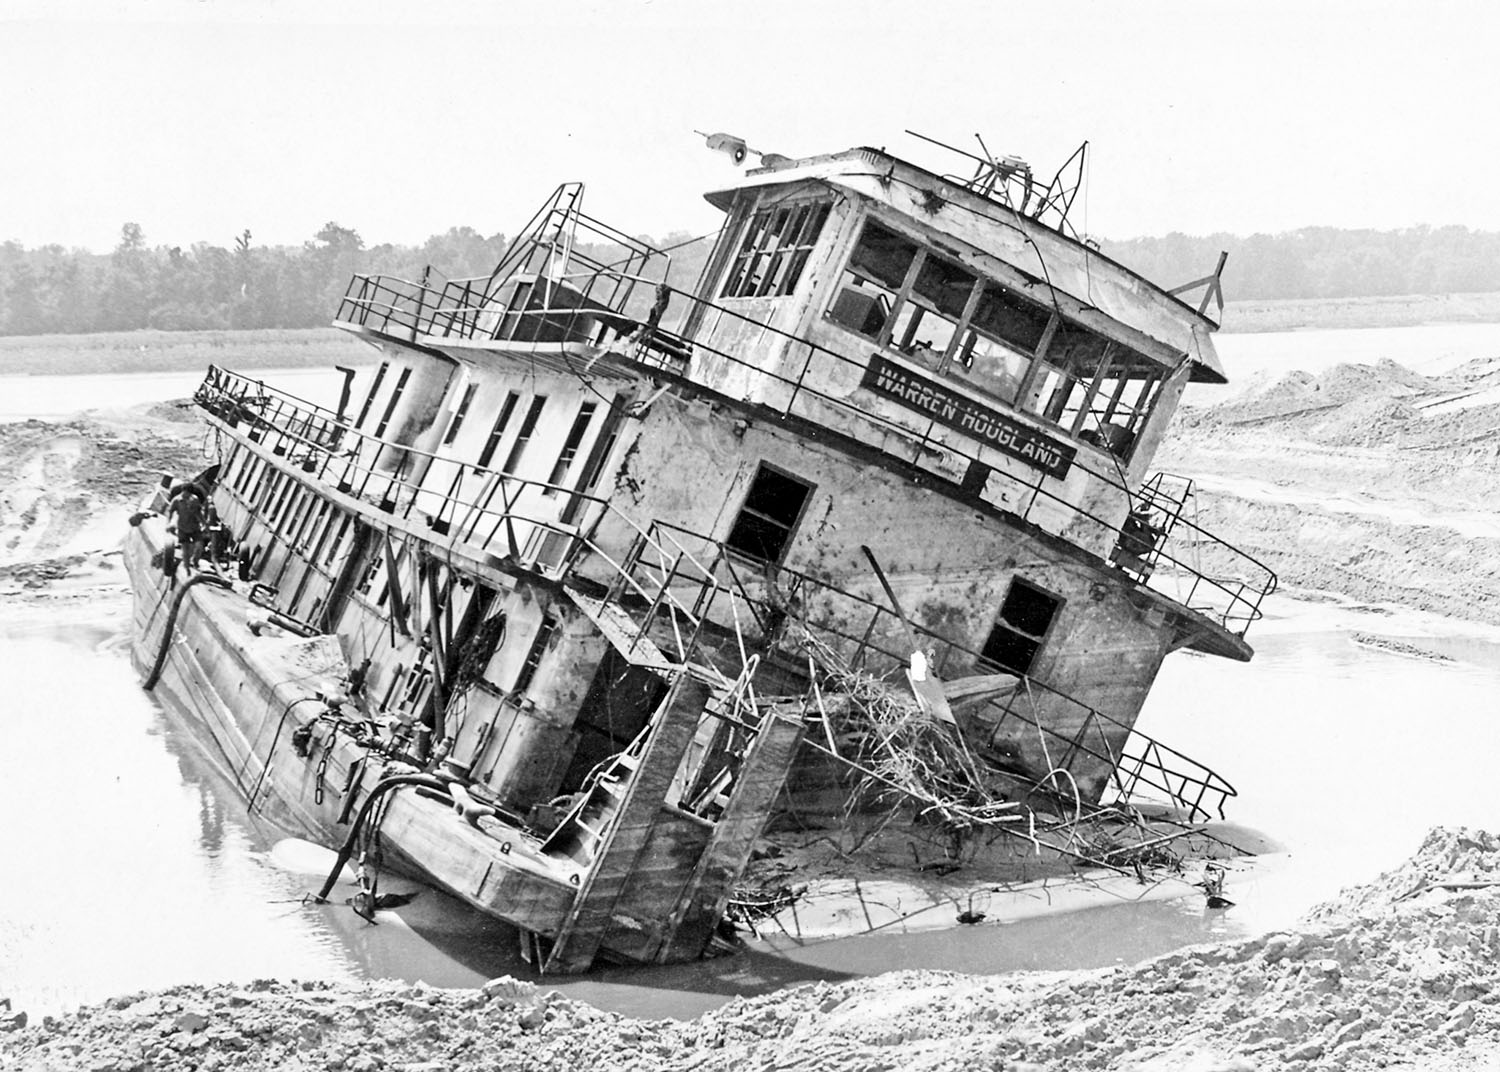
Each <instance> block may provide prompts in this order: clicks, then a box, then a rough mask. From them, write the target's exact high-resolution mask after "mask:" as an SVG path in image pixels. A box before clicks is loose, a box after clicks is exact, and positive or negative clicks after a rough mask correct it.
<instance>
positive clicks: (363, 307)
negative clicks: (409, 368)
mask: <svg viewBox="0 0 1500 1072" xmlns="http://www.w3.org/2000/svg"><path fill="white" fill-rule="evenodd" d="M367 279H379V280H381V285H383V286H387V287H391V286H392V283H390V282H388V281H387V280H386V277H361V276H356V277H355V278H354V280H353V281H351V284H350V289H349V293H348V294H346V296H345V300H344V302H343V303H342V304H341V305H340V308H339V312H338V320H340V321H342V322H345V323H350V324H356V325H361V326H363V324H364V322H365V321H366V320H368V319H371V318H377V317H380V316H385V315H387V311H385V310H383V309H381V308H380V307H379V306H377V305H374V304H369V303H366V302H365V301H363V300H362V299H360V298H358V297H357V295H355V293H354V292H355V290H356V285H358V286H364V285H365V281H366V280H367ZM394 282H395V284H398V285H399V286H401V287H406V288H412V287H416V286H420V285H419V284H411V283H408V282H406V281H403V280H396V281H394ZM393 289H394V288H393ZM668 290H669V291H670V293H671V294H672V295H673V296H674V297H681V298H684V299H685V300H686V301H687V302H688V303H689V305H690V306H691V307H692V309H693V311H694V313H695V314H696V313H698V312H701V311H705V310H706V311H711V312H712V313H714V314H716V315H718V316H719V317H720V318H723V317H729V318H732V319H735V320H739V321H742V322H743V323H745V324H747V325H749V326H752V327H754V328H755V329H756V330H757V331H759V332H762V333H765V334H769V335H775V336H779V337H781V338H782V339H783V340H785V342H786V343H787V344H789V345H792V346H801V347H805V348H806V354H805V356H804V358H803V362H802V368H801V371H800V372H799V373H798V375H797V376H796V378H795V379H793V378H791V377H790V376H785V375H781V374H780V373H777V372H772V371H768V370H766V369H764V368H761V367H760V366H758V365H755V364H752V363H750V362H747V361H745V360H744V359H742V358H739V357H737V356H735V355H734V354H732V353H729V352H727V351H725V350H722V349H719V348H716V347H713V346H709V345H707V344H706V343H704V342H702V341H699V340H696V339H689V338H687V337H684V336H680V335H675V334H673V333H672V332H670V331H668V330H666V329H664V328H661V327H659V326H657V327H654V328H652V329H651V330H650V331H649V333H646V332H643V333H642V335H643V336H645V337H643V338H640V339H637V340H635V341H634V342H633V343H631V348H632V349H633V351H634V352H633V353H632V354H630V355H627V356H629V357H630V359H631V360H634V361H635V362H636V363H637V364H639V365H641V366H643V367H646V368H649V369H650V370H652V371H654V372H668V373H670V372H671V370H670V369H669V368H667V367H666V366H667V365H668V364H670V362H663V361H661V360H659V359H655V360H654V359H651V358H650V357H648V351H653V350H656V351H662V350H664V351H666V352H668V353H670V354H672V355H681V354H688V353H693V354H700V355H702V354H706V355H709V356H711V357H712V358H713V359H715V360H718V361H723V362H726V363H728V364H730V365H733V366H734V367H735V368H737V369H739V370H740V371H741V372H742V373H743V374H744V375H745V376H746V377H747V379H749V380H758V381H762V382H765V383H774V384H780V385H782V386H784V387H789V388H790V389H791V394H790V395H789V396H788V398H787V399H786V401H785V403H784V404H782V405H775V404H771V403H765V404H766V405H768V406H769V407H770V408H771V409H772V410H773V411H776V412H779V413H781V414H783V415H794V416H803V417H806V416H808V414H805V413H801V412H797V413H794V409H796V405H797V400H798V398H799V396H802V395H806V396H807V397H809V398H812V399H815V400H816V401H817V402H818V403H820V404H822V405H824V406H832V407H834V408H835V409H837V410H840V411H844V412H847V413H852V414H856V415H857V417H858V419H860V420H862V421H868V422H870V423H873V424H875V425H876V426H878V427H880V428H881V429H882V430H885V431H890V432H894V433H897V434H899V435H900V436H901V437H902V439H904V440H906V441H909V442H912V443H914V444H915V452H914V457H919V456H920V455H921V453H922V452H923V451H924V450H931V451H938V452H946V453H948V454H951V455H954V456H956V457H959V458H962V459H965V460H967V461H969V462H980V463H981V464H983V463H982V461H981V459H980V458H979V457H978V456H977V455H976V453H974V452H973V451H971V450H968V449H965V448H964V447H963V446H961V445H954V444H953V443H949V442H943V441H939V440H936V439H934V438H933V437H932V434H931V432H930V431H925V432H921V433H918V432H916V431H913V430H912V429H910V428H908V427H906V426H905V425H902V424H900V423H899V422H896V421H893V420H891V419H890V418H887V417H884V416H882V415H880V414H878V413H873V412H871V411H869V410H866V409H864V408H862V407H860V406H857V405H855V404H853V403H851V402H850V401H849V400H848V399H847V398H840V397H836V396H834V395H830V394H828V393H827V392H825V391H822V390H819V389H818V388H817V387H815V386H813V385H812V384H811V383H810V382H809V379H810V378H811V379H813V380H817V379H820V378H821V379H823V380H824V381H827V380H829V379H831V377H829V376H827V375H821V376H819V375H813V374H814V372H815V369H814V363H815V360H816V361H817V362H820V363H822V364H823V365H833V366H842V367H844V368H846V369H848V370H853V369H858V370H861V371H862V370H863V368H864V365H863V363H862V362H859V361H857V360H855V359H853V358H850V357H847V356H845V355H842V354H839V353H836V352H834V351H832V350H829V349H828V348H826V347H824V346H820V345H819V344H817V343H814V342H812V341H810V340H808V339H805V338H802V337H801V336H797V335H794V334H792V333H790V332H788V331H785V330H783V329H780V328H776V327H773V326H771V325H768V324H766V323H764V322H763V321H761V320H757V319H755V318H753V317H750V316H746V315H745V314H742V313H739V312H736V311H735V310H733V309H729V308H726V307H725V306H722V305H719V304H715V303H713V302H709V301H706V300H704V299H701V298H698V297H696V296H694V295H690V294H687V293H685V292H682V291H677V290H675V289H672V288H668ZM449 311H451V312H453V313H454V314H455V317H456V319H455V320H454V324H455V325H457V324H458V323H459V320H460V319H461V320H462V330H460V331H457V332H451V333H452V334H455V335H458V336H459V337H465V338H472V337H487V338H499V337H500V332H501V330H502V328H505V327H507V324H508V325H509V331H508V334H510V335H514V334H515V333H516V329H515V323H516V322H517V321H521V320H524V319H525V318H527V317H535V318H538V320H539V321H544V322H546V323H547V324H548V325H549V326H550V327H552V328H553V329H554V333H557V334H562V335H566V334H567V333H568V332H569V331H570V330H573V329H574V328H576V326H577V325H579V324H581V323H583V322H584V320H585V319H586V318H589V317H591V316H592V315H594V313H595V310H591V309H588V308H578V307H570V306H561V307H557V308H542V309H522V310H501V309H500V307H498V306H479V307H476V306H472V305H469V306H463V307H458V308H455V309H453V310H449ZM501 311H504V312H506V314H507V315H506V316H505V317H501V316H499V315H497V314H498V313H499V312H501ZM480 312H484V313H485V314H486V315H487V316H488V317H489V318H490V319H492V320H494V321H495V323H494V326H493V327H492V328H491V329H490V331H488V332H484V333H481V332H480V331H479V328H478V314H479V313H480ZM460 314H461V315H460ZM679 315H680V316H681V315H682V314H679ZM430 326H432V327H433V328H434V329H435V328H436V327H437V324H436V322H435V320H434V321H432V322H431V323H430ZM430 334H433V335H437V334H439V332H438V331H436V330H434V331H432V332H431V333H430ZM442 334H450V332H449V331H443V332H442ZM584 334H585V333H583V332H579V333H578V334H576V335H575V336H574V337H575V338H582V337H583V335H584ZM522 345H525V342H524V340H523V342H522ZM813 416H816V415H815V414H814V415H813ZM901 460H903V461H907V462H909V463H911V462H912V460H911V459H906V458H904V457H903V458H902V459H901ZM1074 465H1075V466H1076V467H1078V468H1080V469H1082V470H1083V471H1084V472H1087V473H1088V474H1089V475H1090V476H1091V477H1092V478H1094V479H1096V480H1098V481H1100V482H1101V483H1103V484H1105V485H1106V486H1109V487H1112V488H1114V489H1116V490H1117V491H1118V492H1120V493H1121V494H1122V495H1124V496H1125V497H1126V501H1127V504H1128V509H1135V508H1136V507H1137V506H1140V505H1145V503H1144V502H1143V500H1142V499H1141V492H1139V491H1132V490H1131V489H1130V488H1129V487H1128V486H1127V485H1125V484H1124V483H1123V482H1122V481H1120V480H1119V479H1118V478H1117V477H1116V475H1115V474H1112V473H1110V472H1108V471H1103V470H1099V469H1096V468H1093V467H1091V466H1090V465H1088V464H1087V463H1086V462H1083V461H1079V460H1076V459H1075V461H1074ZM991 472H992V473H993V474H995V475H999V476H1002V477H1003V478H1004V479H1006V480H1007V481H1009V482H1010V483H1011V484H1012V485H1014V486H1016V487H1017V488H1018V490H1019V491H1020V492H1021V493H1022V496H1021V497H1022V498H1023V499H1024V505H1020V506H1018V508H1017V510H1016V511H1015V512H1017V514H1018V516H1020V517H1021V518H1022V519H1023V520H1028V521H1029V520H1031V514H1032V512H1033V510H1034V509H1035V508H1036V506H1037V504H1038V502H1039V501H1047V502H1051V503H1053V504H1056V505H1058V506H1061V507H1062V508H1063V509H1065V510H1066V511H1067V512H1068V513H1070V514H1072V515H1073V516H1075V517H1079V518H1082V519H1084V520H1087V521H1089V522H1091V523H1093V524H1096V525H1098V526H1100V527H1101V528H1103V529H1105V530H1107V531H1109V532H1112V533H1114V535H1115V537H1116V539H1117V540H1119V539H1120V538H1121V531H1120V530H1121V524H1120V523H1117V522H1114V521H1112V520H1110V519H1107V518H1104V517H1100V516H1098V515H1097V514H1095V513H1093V512H1091V511H1089V510H1086V509H1084V508H1082V507H1079V506H1077V505H1076V504H1074V503H1072V502H1069V501H1068V500H1067V499H1065V498H1063V497H1062V496H1060V495H1058V494H1056V493H1055V492H1053V491H1050V490H1049V489H1048V488H1047V487H1046V480H1047V479H1048V478H1047V476H1046V474H1044V473H1038V474H1037V476H1036V477H1035V479H1034V480H1033V481H1026V480H1023V479H1021V478H1020V477H1019V476H1017V475H1016V474H1014V473H1012V472H1010V471H1009V470H1005V469H994V470H991ZM1179 529H1183V530H1186V531H1187V532H1188V533H1190V534H1191V535H1192V537H1194V538H1196V539H1198V540H1201V541H1203V542H1206V543H1209V544H1212V545H1215V546H1217V547H1219V548H1221V549H1222V550H1223V551H1225V552H1227V553H1228V554H1229V555H1231V556H1232V557H1233V558H1234V559H1236V560H1239V561H1241V562H1243V563H1244V564H1245V565H1246V566H1247V567H1249V568H1252V569H1253V570H1255V571H1257V572H1258V573H1259V574H1261V575H1262V576H1263V578H1264V579H1263V580H1260V581H1244V580H1240V581H1237V582H1235V586H1234V587H1231V586H1230V584H1226V583H1224V582H1223V581H1221V580H1220V579H1218V578H1215V577H1210V576H1208V575H1207V574H1204V573H1202V572H1201V571H1200V570H1199V569H1198V568H1196V567H1195V566H1194V565H1192V564H1191V563H1189V562H1187V561H1185V560H1184V559H1182V558H1180V557H1178V556H1176V555H1174V554H1171V553H1169V552H1168V551H1167V550H1166V544H1167V540H1168V538H1169V537H1170V536H1171V535H1173V533H1175V532H1177V531H1178V530H1179ZM1163 562H1166V563H1170V564H1171V565H1172V566H1173V567H1174V568H1175V569H1176V570H1178V571H1181V572H1183V573H1186V574H1189V575H1191V576H1192V577H1193V578H1194V582H1193V583H1194V595H1195V596H1196V594H1197V592H1198V590H1199V588H1200V587H1203V586H1206V587H1207V588H1209V589H1211V590H1215V591H1216V592H1217V593H1218V595H1217V596H1216V599H1217V600H1218V601H1221V602H1224V603H1225V606H1223V607H1222V608H1220V607H1218V606H1216V605H1210V606H1208V607H1207V608H1195V609H1198V610H1200V611H1202V612H1205V613H1209V614H1212V615H1214V616H1216V617H1218V618H1219V621H1220V624H1221V625H1223V626H1224V627H1225V628H1226V629H1230V630H1231V631H1236V632H1237V635H1239V636H1243V635H1244V633H1245V631H1246V630H1247V629H1248V628H1249V626H1250V625H1251V624H1252V623H1253V622H1255V621H1257V620H1259V619H1260V617H1261V616H1262V614H1261V611H1260V603H1261V601H1262V600H1263V599H1264V598H1265V596H1266V595H1269V594H1270V593H1271V592H1273V591H1274V590H1275V588H1276V584H1277V579H1276V574H1275V572H1274V571H1273V570H1271V569H1270V567H1269V566H1267V565H1266V564H1265V563H1263V562H1261V561H1259V560H1258V559H1256V558H1255V557H1254V556H1252V555H1250V554H1248V553H1247V552H1245V551H1243V550H1241V549H1239V548H1237V547H1234V546H1233V545H1231V544H1229V543H1227V542H1226V541H1224V540H1222V539H1220V538H1218V537H1217V536H1215V535H1213V534H1212V533H1211V532H1208V531H1207V530H1206V529H1203V528H1202V527H1201V526H1199V525H1197V524H1196V523H1195V522H1192V521H1190V520H1188V519H1187V518H1184V517H1181V516H1178V517H1176V518H1175V519H1174V521H1173V528H1172V531H1170V532H1167V533H1164V534H1163V535H1162V538H1161V539H1160V541H1159V542H1158V543H1157V545H1156V546H1155V547H1154V548H1153V550H1152V551H1151V553H1150V555H1149V557H1148V560H1147V563H1146V565H1147V567H1148V568H1145V569H1131V568H1130V567H1128V566H1122V567H1121V568H1122V569H1125V570H1126V571H1127V572H1130V573H1132V575H1133V576H1136V577H1137V579H1138V580H1140V581H1141V583H1143V584H1144V583H1148V582H1149V579H1150V577H1151V574H1152V572H1153V570H1154V568H1155V567H1156V566H1157V565H1160V564H1161V563H1163ZM1231 623H1234V624H1235V625H1239V628H1238V629H1237V630H1235V629H1234V628H1233V626H1232V624H1231Z"/></svg>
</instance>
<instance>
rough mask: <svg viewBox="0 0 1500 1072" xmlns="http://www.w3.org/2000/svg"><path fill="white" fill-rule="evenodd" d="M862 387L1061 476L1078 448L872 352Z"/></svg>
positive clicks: (1049, 472)
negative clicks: (1060, 441)
mask: <svg viewBox="0 0 1500 1072" xmlns="http://www.w3.org/2000/svg"><path fill="white" fill-rule="evenodd" d="M860 386H862V387H865V388H867V389H868V390H871V391H874V392H875V393H876V394H878V395H883V396H884V397H886V398H889V399H892V400H894V401H896V402H899V403H900V404H901V405H903V406H905V407H907V408H908V409H913V410H916V411H917V412H918V413H925V414H927V416H929V417H931V418H932V419H933V420H935V421H937V422H938V423H939V424H943V425H947V426H948V427H949V428H952V429H953V430H954V431H955V432H962V433H963V434H964V435H966V436H972V437H973V438H974V439H977V440H979V441H980V442H981V443H983V444H985V445H986V446H990V447H994V448H995V449H996V450H998V451H1000V452H1001V453H1002V454H1009V455H1010V456H1011V457H1012V458H1019V459H1020V460H1021V461H1023V462H1025V463H1026V464H1027V465H1029V466H1031V467H1032V468H1034V469H1040V470H1041V471H1042V472H1044V473H1046V474H1047V475H1048V476H1054V477H1057V479H1059V480H1061V479H1062V478H1063V477H1065V476H1067V475H1068V469H1069V468H1070V467H1071V466H1072V464H1073V456H1074V455H1075V454H1077V451H1076V450H1075V449H1074V448H1073V447H1071V446H1069V445H1068V444H1066V443H1059V442H1058V441H1057V440H1055V439H1053V438H1052V437H1051V436H1046V435H1043V434H1042V433H1040V432H1038V431H1036V430H1035V429H1032V428H1028V427H1027V426H1026V425H1024V424H1021V423H1020V422H1019V421H1016V420H1013V419H1012V418H1010V417H1008V416H1006V415H1005V414H1004V413H1001V412H1000V411H999V410H997V409H992V408H990V407H989V406H986V405H982V404H980V403H978V402H975V401H974V400H973V399H971V398H968V397H966V396H964V395H961V394H958V393H957V392H956V391H950V390H949V389H948V388H946V387H944V386H943V385H942V384H941V383H938V382H936V381H934V380H929V379H927V378H926V377H925V376H918V375H917V374H916V373H914V372H910V371H908V370H907V369H904V368H902V367H901V366H900V365H896V364H893V363H892V362H890V361H888V360H887V359H885V358H884V357H881V356H880V355H879V354H872V355H871V356H870V367H869V368H867V369H866V370H865V376H864V380H863V381H861V384H860Z"/></svg>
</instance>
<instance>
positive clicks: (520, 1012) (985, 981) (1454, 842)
mask: <svg viewBox="0 0 1500 1072" xmlns="http://www.w3.org/2000/svg"><path fill="white" fill-rule="evenodd" d="M1452 869H1457V870H1456V871H1454V870H1452ZM1455 875H1459V876H1464V877H1462V878H1455ZM1486 876H1488V877H1489V878H1494V879H1495V880H1497V881H1500V839H1497V838H1495V837H1494V836H1493V835H1490V834H1486V833H1478V832H1473V831H1467V830H1441V829H1440V830H1435V831H1433V832H1432V833H1431V834H1430V835H1429V836H1428V838H1427V839H1426V841H1425V842H1424V843H1423V845H1422V847H1421V849H1419V850H1418V852H1417V854H1416V855H1415V856H1414V857H1413V858H1412V859H1411V860H1410V861H1408V862H1407V863H1406V864H1404V865H1402V867H1400V868H1398V869H1396V870H1395V871H1392V872H1389V873H1387V874H1385V875H1382V876H1381V877H1380V878H1378V879H1376V880H1375V881H1374V882H1372V883H1370V884H1368V885H1367V886H1363V887H1359V888H1357V889H1354V890H1350V891H1346V892H1345V893H1344V894H1343V895H1342V896H1341V897H1340V898H1339V899H1338V900H1337V901H1336V902H1334V903H1332V904H1330V905H1327V906H1324V907H1323V908H1321V909H1319V910H1318V912H1316V913H1315V914H1314V915H1313V916H1312V917H1310V919H1309V921H1308V922H1307V923H1306V924H1305V925H1304V926H1303V927H1301V928H1300V929H1298V930H1296V931H1294V932H1287V933H1277V934H1271V935H1265V936H1262V937H1259V938H1255V939H1251V940H1246V941H1239V942H1230V943H1225V944H1221V945H1207V946H1198V947H1195V948H1191V949H1186V950H1182V951H1179V952H1176V953H1172V954H1169V955H1167V956H1164V957H1158V958H1157V959H1155V960H1152V961H1148V962H1146V963H1144V964H1140V965H1136V966H1132V967H1128V968H1112V969H1105V970H1102V971H1088V972H1073V973H1066V974H1060V973H1047V974H1022V975H1010V976H996V977H982V976H966V975H957V974H952V973H946V972H929V971H917V972H899V973H894V974H890V975H884V976H880V977H877V978H873V979H864V980H859V981H856V982H851V983H844V984H828V983H818V984H815V985H813V986H807V987H799V988H796V989H793V990H788V991H783V992H781V993H778V994H773V995H768V996H766V997H762V998H756V999H753V1000H743V999H740V1000H735V1001H733V1002H731V1003H730V1004H728V1005H726V1006H724V1007H723V1008H721V1009H719V1010H716V1011H714V1012H711V1013H708V1014H706V1015H704V1016H702V1017H700V1018H698V1019H697V1020H693V1021H688V1022H676V1021H640V1020H631V1019H627V1018H624V1017H621V1016H617V1015H614V1014H611V1013H603V1012H600V1011H598V1010H596V1009H593V1008H591V1007H589V1006H587V1005H583V1004H580V1003H578V1002H574V1001H570V1000H568V999H565V998H563V997H561V996H559V995H557V994H555V993H544V992H542V991H540V990H538V989H537V988H536V987H533V986H531V985H529V984H526V983H519V982H516V981H514V980H510V979H499V980H495V981H492V982H491V983H489V984H487V985H486V986H485V987H484V988H483V989H482V990H446V991H445V990H434V989H431V988H428V987H424V986H420V985H418V986H397V985H393V984H372V985H366V986H357V987H348V986H335V985H330V984H321V983H303V984H295V983H273V982H257V983H252V984H250V985H248V986H245V987H233V986H215V987H200V986H187V987H177V988H174V989H172V990H168V991H164V992H162V993H160V994H155V995H135V996H131V997H123V998H118V999H116V1000H114V1001H111V1002H108V1003H107V1004H105V1005H102V1006H98V1007H93V1008H86V1009H82V1010H80V1011H79V1012H78V1013H77V1014H75V1015H72V1016H68V1017H64V1018H61V1019H58V1020H52V1019H48V1020H47V1021H45V1022H44V1023H43V1024H42V1025H40V1026H37V1027H30V1028H21V1029H17V1030H13V1031H11V1032H10V1033H8V1034H6V1035H0V1063H4V1064H5V1067H7V1068H16V1069H20V1070H25V1072H60V1070H65V1069H66V1070H73V1069H115V1070H118V1072H126V1070H131V1072H136V1070H144V1069H153V1070H161V1072H166V1070H172V1069H195V1070H196V1069H205V1070H213V1069H225V1068H231V1067H232V1068H234V1069H236V1070H238V1072H255V1070H259V1069H320V1070H321V1069H332V1070H345V1072H376V1070H384V1069H404V1070H407V1072H445V1070H454V1072H457V1070H458V1069H461V1068H476V1069H493V1070H502V1069H558V1070H563V1069H568V1070H571V1069H576V1068H606V1067H607V1068H616V1069H642V1070H644V1069H649V1070H652V1072H674V1070H678V1069H684V1070H685V1069H697V1070H703V1072H710V1070H715V1072H716V1070H723V1072H730V1070H737V1069H742V1068H764V1069H772V1068H774V1069H786V1070H795V1069H807V1070H813V1069H819V1070H826V1072H842V1070H846V1069H847V1070H851V1072H852V1070H855V1069H897V1068H900V1069H913V1070H924V1069H925V1070H934V1072H936V1070H945V1072H947V1070H953V1072H957V1070H968V1069H973V1068H1009V1069H1020V1068H1030V1069H1037V1070H1043V1069H1057V1070H1062V1069H1067V1070H1069V1072H1072V1070H1074V1069H1078V1068H1114V1069H1138V1070H1146V1069H1186V1068H1195V1069H1200V1070H1208V1069H1220V1070H1230V1069H1241V1070H1244V1069H1272V1068H1278V1069H1279V1068H1283V1067H1287V1066H1293V1067H1298V1068H1308V1069H1341V1070H1350V1072H1355V1070H1361V1069H1366V1068H1381V1067H1384V1068H1402V1067H1405V1068H1423V1069H1430V1068H1466V1067H1490V1065H1487V1064H1486V1062H1487V1061H1490V1060H1493V1059H1494V1058H1496V1057H1500V894H1497V892H1496V889H1493V888H1491V887H1489V886H1488V885H1486V884H1484V883H1486V882H1487V881H1489V878H1486Z"/></svg>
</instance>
